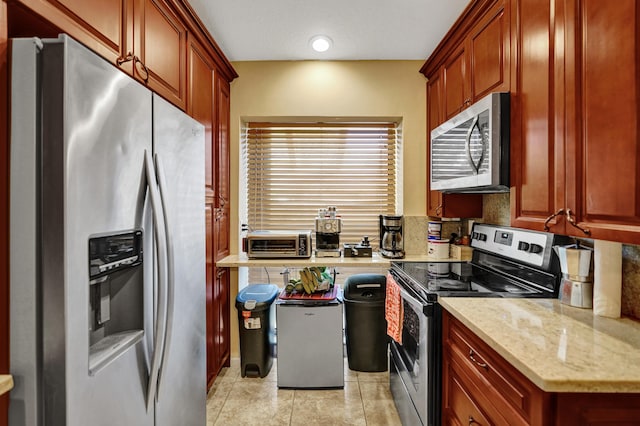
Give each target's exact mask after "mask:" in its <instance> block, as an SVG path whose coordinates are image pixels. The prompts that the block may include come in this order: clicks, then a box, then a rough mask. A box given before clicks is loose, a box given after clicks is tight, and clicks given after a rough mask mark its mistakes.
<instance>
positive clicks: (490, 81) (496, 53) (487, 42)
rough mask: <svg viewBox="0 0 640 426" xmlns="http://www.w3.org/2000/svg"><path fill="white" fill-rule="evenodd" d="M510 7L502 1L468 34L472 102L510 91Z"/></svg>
mask: <svg viewBox="0 0 640 426" xmlns="http://www.w3.org/2000/svg"><path fill="white" fill-rule="evenodd" d="M508 10H509V6H508V5H506V6H505V3H504V1H499V2H498V3H497V4H496V5H495V6H493V7H492V8H491V9H490V10H489V11H488V12H487V14H486V15H485V16H484V17H483V18H482V20H481V21H480V22H479V23H478V24H476V25H475V26H474V27H473V28H472V30H471V33H470V34H469V38H468V41H467V43H468V47H467V50H468V54H469V67H468V69H470V75H471V87H470V90H471V102H472V103H473V102H475V101H477V100H478V99H480V98H482V97H484V96H486V95H488V94H489V93H491V92H497V91H509V67H508V64H509V58H510V52H509V46H510V40H509V34H510V32H509V13H508Z"/></svg>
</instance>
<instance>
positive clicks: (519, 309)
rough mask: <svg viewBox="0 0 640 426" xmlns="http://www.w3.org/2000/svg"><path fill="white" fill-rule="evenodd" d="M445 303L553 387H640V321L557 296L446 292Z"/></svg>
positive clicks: (631, 390) (613, 389) (561, 389)
mask: <svg viewBox="0 0 640 426" xmlns="http://www.w3.org/2000/svg"><path fill="white" fill-rule="evenodd" d="M440 304H441V305H442V307H443V308H444V309H446V310H447V311H449V312H450V313H451V314H452V315H453V316H454V317H456V318H457V319H458V320H460V321H461V322H462V323H463V324H464V325H466V326H467V327H468V328H469V329H471V331H473V332H474V333H476V334H477V335H478V336H479V337H480V338H481V339H483V340H484V341H485V342H486V343H487V344H488V345H489V346H491V347H492V348H493V349H494V350H495V351H496V352H498V353H499V354H500V355H501V356H502V357H503V358H505V359H506V360H507V361H508V362H510V363H511V364H512V365H513V366H514V367H515V368H516V369H517V370H519V371H520V372H521V373H523V374H524V375H525V376H526V377H527V378H529V380H531V381H532V382H533V383H535V384H536V385H537V386H538V387H539V388H541V389H542V390H544V391H547V392H629V393H640V322H638V321H635V320H632V319H630V318H621V319H611V318H605V317H601V316H596V315H594V314H593V311H592V310H589V309H580V308H574V307H571V306H567V305H563V304H561V303H560V302H559V301H558V300H555V299H499V298H464V297H460V298H458V297H443V298H440Z"/></svg>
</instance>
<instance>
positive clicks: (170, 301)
mask: <svg viewBox="0 0 640 426" xmlns="http://www.w3.org/2000/svg"><path fill="white" fill-rule="evenodd" d="M155 160H156V174H157V176H158V186H159V188H160V200H161V202H162V213H163V216H164V229H165V240H166V243H167V316H166V320H165V331H164V333H165V334H164V335H165V337H164V349H163V350H162V359H161V362H160V370H159V373H158V386H157V388H158V390H157V395H156V399H159V398H160V381H161V380H162V371H163V367H164V365H165V359H166V357H167V353H168V352H169V348H170V347H171V335H172V332H173V311H174V305H175V303H174V301H175V276H174V266H175V262H174V259H175V258H174V253H173V241H172V235H171V227H170V222H169V218H168V216H169V213H168V209H167V204H168V203H167V183H166V179H165V173H164V166H163V165H162V159H161V158H160V156H159V155H158V154H155Z"/></svg>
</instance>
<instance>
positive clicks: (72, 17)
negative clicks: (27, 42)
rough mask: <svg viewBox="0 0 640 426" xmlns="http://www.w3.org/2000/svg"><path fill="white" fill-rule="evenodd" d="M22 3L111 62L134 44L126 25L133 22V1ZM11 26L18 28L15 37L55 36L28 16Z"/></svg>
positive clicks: (37, 0) (32, 0)
mask: <svg viewBox="0 0 640 426" xmlns="http://www.w3.org/2000/svg"><path fill="white" fill-rule="evenodd" d="M19 3H20V4H21V5H23V6H25V7H26V8H28V9H30V10H33V11H36V12H38V13H40V14H41V15H42V16H43V17H45V18H46V19H47V20H49V21H50V22H51V23H52V24H53V25H54V26H55V27H57V28H58V29H61V30H62V31H64V32H65V33H67V34H69V35H70V36H71V37H73V38H75V39H77V40H78V41H80V42H82V43H84V44H85V45H87V46H88V47H89V48H91V49H93V50H95V51H96V52H98V53H99V54H100V55H102V56H103V57H105V58H107V59H108V60H109V61H110V62H113V63H115V62H116V60H117V59H118V58H120V57H122V56H124V55H126V49H127V45H129V44H130V43H131V42H132V41H133V33H132V32H131V28H130V27H129V25H128V24H127V23H131V22H132V19H133V2H132V0H101V1H96V2H94V1H86V0H58V1H56V0H20V2H19ZM14 10H20V11H21V13H22V11H23V10H24V9H19V8H18V7H16V9H14ZM12 16H13V14H12ZM23 18H26V19H23ZM12 24H13V25H14V26H15V27H17V28H14V33H15V34H12V36H16V35H20V36H44V37H47V36H55V34H54V33H52V31H51V30H50V29H48V28H44V27H38V25H39V24H36V23H35V21H30V20H29V18H28V15H22V14H20V17H19V18H18V19H15V18H14V19H13V22H12ZM34 24H35V25H34ZM40 25H41V24H40ZM42 30H44V32H43V31H42Z"/></svg>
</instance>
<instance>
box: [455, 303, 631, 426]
mask: <svg viewBox="0 0 640 426" xmlns="http://www.w3.org/2000/svg"><path fill="white" fill-rule="evenodd" d="M442 318H443V342H442V343H443V349H442V359H443V367H442V423H443V424H445V425H509V426H512V425H556V426H573V425H575V426H578V425H580V426H584V425H604V424H607V425H614V424H615V425H638V424H640V394H602V393H551V392H545V391H543V390H542V389H540V388H538V387H537V386H536V385H535V384H534V383H533V382H531V381H530V380H529V379H527V378H526V377H525V376H524V375H523V374H522V373H520V372H519V371H518V370H516V369H515V368H514V367H513V366H512V365H511V364H509V363H508V362H507V361H506V360H505V359H504V358H502V357H501V356H500V355H499V354H498V353H497V352H495V351H494V350H493V349H492V348H491V347H489V345H487V344H486V343H485V342H484V341H483V340H482V339H480V338H479V337H478V336H477V335H475V334H474V333H473V332H472V331H471V330H469V329H468V328H467V327H466V326H465V325H464V324H462V323H461V322H460V321H458V320H457V319H456V318H454V317H453V316H452V315H451V314H449V313H448V312H446V311H443V314H442Z"/></svg>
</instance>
